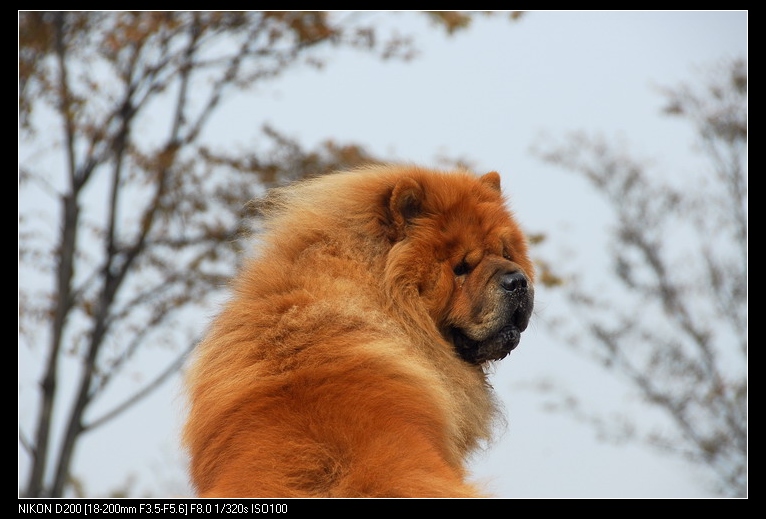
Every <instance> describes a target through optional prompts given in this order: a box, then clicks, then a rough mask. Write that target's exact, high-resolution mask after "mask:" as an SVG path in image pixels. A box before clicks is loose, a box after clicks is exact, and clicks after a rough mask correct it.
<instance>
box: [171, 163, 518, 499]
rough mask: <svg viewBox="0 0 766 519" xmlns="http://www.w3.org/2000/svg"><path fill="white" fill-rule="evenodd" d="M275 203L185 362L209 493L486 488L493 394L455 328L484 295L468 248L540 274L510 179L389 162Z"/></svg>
mask: <svg viewBox="0 0 766 519" xmlns="http://www.w3.org/2000/svg"><path fill="white" fill-rule="evenodd" d="M264 212H265V216H264V218H265V220H264V221H265V224H264V225H265V229H264V232H263V234H260V235H258V236H257V239H258V242H259V250H258V254H257V255H256V256H255V257H254V258H252V259H251V260H250V261H249V262H248V263H247V264H245V265H244V266H243V268H242V269H241V271H240V273H239V274H238V275H237V276H236V278H235V280H234V281H233V286H232V292H233V294H232V297H231V299H230V300H229V301H228V303H227V304H226V305H225V306H224V308H223V309H222V311H221V312H220V314H219V315H218V316H217V317H216V318H215V319H214V321H213V323H212V325H211V327H210V330H209V332H208V334H207V336H206V337H205V339H204V340H203V341H202V343H201V344H200V345H199V346H198V348H197V350H196V352H195V356H194V359H193V362H192V364H191V366H190V369H189V373H188V379H187V384H188V391H189V400H190V408H189V416H188V421H187V423H186V425H185V429H184V442H185V445H186V447H187V449H188V453H189V456H190V475H191V480H192V483H193V485H194V488H195V490H196V491H197V493H198V494H199V495H200V496H204V497H320V496H325V497H363V496H381V497H419V496H420V497H423V496H426V497H446V496H453V497H470V496H479V495H480V494H481V493H480V492H479V491H478V490H477V488H475V487H474V486H473V485H471V484H470V483H468V482H467V481H466V470H465V468H464V462H465V459H466V457H467V456H468V455H469V454H470V453H471V451H472V450H473V449H475V448H476V447H477V446H478V445H479V444H480V443H481V442H482V441H485V440H487V439H488V438H489V436H490V432H491V428H492V425H493V419H494V418H495V416H496V415H495V413H496V409H495V404H494V401H493V395H492V392H491V390H490V389H491V388H490V387H489V384H488V382H487V378H486V374H485V372H484V365H474V364H471V363H468V362H465V361H464V360H463V359H461V358H460V357H459V356H457V355H456V353H455V348H454V346H453V344H451V343H450V342H449V340H448V339H447V338H446V337H445V335H444V331H443V330H444V327H446V326H448V325H450V324H451V323H453V322H459V321H460V320H461V319H465V318H466V317H465V315H467V313H468V312H469V311H470V310H471V308H470V307H472V306H476V305H479V304H480V300H481V298H482V294H481V292H482V290H483V288H482V283H484V282H482V281H480V280H477V281H470V279H471V278H469V277H466V278H462V277H461V278H458V277H457V276H456V275H455V273H454V272H453V267H454V262H455V261H456V259H455V258H458V256H459V258H458V261H459V260H460V258H462V257H463V256H466V257H469V256H471V254H472V255H473V256H472V259H471V261H473V262H474V263H477V267H476V269H475V270H476V271H478V272H479V274H476V276H477V279H478V276H479V275H480V272H481V268H482V267H481V265H483V264H484V263H492V262H493V261H494V262H498V261H511V260H512V261H513V264H514V265H517V266H518V268H520V269H521V270H522V271H523V272H524V274H525V275H526V276H527V277H528V279H529V280H530V282H531V281H532V277H533V268H532V264H531V262H530V260H529V258H528V257H527V249H526V243H525V240H524V237H523V235H522V233H521V231H520V230H519V228H518V226H517V225H516V223H515V221H514V220H513V217H512V216H511V215H510V214H509V212H508V211H507V209H506V208H505V202H504V199H503V197H502V195H501V194H500V188H499V176H498V175H497V174H496V173H489V174H487V175H485V176H483V177H478V176H475V175H473V174H471V173H468V172H463V171H456V172H447V173H442V172H436V171H432V170H427V169H422V168H417V167H412V166H375V167H369V168H363V169H361V170H356V171H352V172H345V173H337V174H333V175H328V176H324V177H320V178H317V179H314V180H311V181H307V182H302V183H299V184H297V185H296V186H292V187H288V188H284V189H279V190H275V191H274V192H273V193H272V194H271V195H270V196H269V198H268V199H267V201H266V203H265V206H264ZM498 244H500V245H498ZM498 247H500V248H503V250H504V251H505V252H500V251H498V250H497V249H498ZM499 254H505V256H508V255H509V254H512V256H513V257H512V258H511V259H510V260H508V259H502V258H501V260H497V259H494V258H495V256H496V255H499ZM485 257H486V260H487V261H483V260H484V258H485ZM487 268H489V267H487ZM472 283H473V284H472Z"/></svg>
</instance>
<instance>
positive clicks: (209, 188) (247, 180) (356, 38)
mask: <svg viewBox="0 0 766 519" xmlns="http://www.w3.org/2000/svg"><path fill="white" fill-rule="evenodd" d="M369 16H370V15H369V14H364V13H346V14H341V13H338V14H333V13H328V12H321V11H289V12H281V11H247V12H177V11H173V12H151V11H150V12H147V11H143V12H61V11H59V12H43V11H35V12H32V11H30V12H24V11H22V12H20V13H19V122H20V168H19V345H20V348H22V347H25V348H28V349H30V350H35V351H37V352H42V353H40V355H41V356H42V357H43V358H44V359H45V360H44V363H43V364H44V365H42V366H40V367H39V377H40V383H39V405H38V406H37V407H36V409H35V413H36V414H35V416H36V418H34V421H33V424H32V425H31V426H29V425H27V426H26V427H25V425H24V424H22V423H20V426H19V442H20V450H23V451H24V452H26V453H27V454H28V457H29V460H30V463H29V470H28V474H27V477H26V483H24V485H23V489H22V490H21V491H20V492H21V494H23V495H24V496H26V497H40V496H43V497H44V496H48V497H59V496H62V495H64V492H65V489H66V486H67V485H68V484H69V482H70V478H71V471H72V467H71V465H72V456H73V453H74V452H75V447H76V446H77V445H78V443H79V442H80V440H81V439H82V435H83V434H84V433H86V432H88V431H90V430H93V429H94V428H96V427H98V426H99V425H101V424H103V423H105V422H106V421H108V420H109V419H111V418H113V417H114V416H117V415H118V414H120V413H122V412H123V411H125V409H127V408H128V407H130V406H132V405H134V404H136V403H137V402H139V401H140V400H141V399H142V398H143V397H144V396H146V395H147V394H149V393H150V392H152V391H153V390H154V389H155V388H156V387H158V385H160V384H161V383H162V382H163V381H164V380H165V379H166V378H167V377H168V376H170V375H171V374H173V373H174V372H176V371H177V370H178V368H179V366H180V364H181V362H182V360H183V358H184V354H185V353H186V349H181V351H178V350H177V349H175V350H173V351H176V353H175V355H174V357H173V360H172V361H171V362H169V363H168V364H167V365H166V366H162V367H160V368H159V369H158V370H157V373H155V374H153V375H152V376H153V378H152V379H150V380H148V381H147V382H146V383H145V384H144V385H143V386H142V387H138V388H136V391H135V393H134V394H133V395H128V396H126V397H125V398H124V400H123V402H122V403H120V404H118V405H116V406H115V407H114V408H113V409H110V410H108V411H106V412H103V413H102V414H101V415H100V416H93V413H92V411H91V410H92V409H93V404H94V403H95V402H96V401H97V400H98V399H99V397H101V396H102V395H103V394H104V392H105V391H106V389H107V388H108V387H110V386H113V384H114V382H115V380H118V379H120V378H121V377H124V376H125V374H126V370H127V366H129V365H130V362H131V360H134V359H135V357H136V355H137V354H138V353H139V352H140V351H141V350H142V349H145V348H147V347H149V346H150V345H151V346H153V347H156V346H162V345H163V344H165V345H173V344H178V343H180V342H181V341H183V343H184V344H188V345H189V347H191V346H192V345H193V344H194V341H193V340H191V339H189V338H179V336H178V334H177V332H178V325H179V323H182V322H183V320H182V319H180V316H181V315H183V313H184V312H185V311H187V310H188V309H190V308H194V307H197V306H200V305H203V304H205V302H209V301H210V300H211V297H212V295H214V294H215V293H216V292H217V291H219V290H220V288H221V287H222V286H223V285H224V280H225V279H226V278H228V277H229V275H230V274H231V273H232V271H233V268H234V267H235V265H236V263H237V261H238V254H239V245H238V243H239V242H238V238H240V237H241V235H242V234H243V233H244V232H245V231H246V230H247V229H245V226H244V223H243V222H244V221H245V220H244V219H243V217H244V216H245V215H246V214H247V213H248V209H247V208H248V205H247V203H246V202H247V201H248V200H250V199H253V198H257V197H258V196H259V195H260V194H261V193H262V191H263V189H264V188H266V187H269V186H271V185H273V184H276V183H280V182H285V181H288V180H292V179H296V178H301V177H306V176H312V175H318V174H322V173H324V172H326V171H328V170H332V169H338V168H343V167H348V166H352V165H354V164H357V163H359V162H368V161H372V160H373V158H372V157H370V156H369V154H367V153H366V152H365V151H364V150H363V149H362V148H360V147H359V146H355V145H338V144H335V143H333V142H332V141H328V142H327V143H326V144H325V145H323V146H322V147H321V149H319V150H316V151H313V152H308V151H304V150H303V149H301V147H300V146H299V145H298V144H297V143H296V142H294V141H291V140H290V139H289V138H287V137H285V136H283V135H281V134H280V133H279V132H278V131H277V130H275V129H273V128H265V129H264V131H263V139H262V140H261V141H260V142H263V141H264V140H265V141H266V145H265V146H264V145H263V144H260V145H258V144H257V143H256V144H255V145H253V147H252V151H251V152H249V153H247V154H242V153H239V154H237V153H233V152H227V151H226V150H218V149H216V150H215V151H213V150H212V149H210V148H209V147H208V146H206V145H205V138H204V132H205V130H206V128H207V127H208V126H209V122H210V120H211V118H212V117H213V115H214V114H215V113H216V110H217V109H218V108H219V107H220V105H221V102H222V100H223V99H225V98H226V97H227V96H228V95H230V94H231V93H232V92H235V91H237V90H242V89H246V88H252V87H253V85H255V84H259V83H261V82H263V81H266V80H269V79H273V78H276V77H279V76H280V75H282V74H284V73H286V72H288V71H289V70H291V69H293V68H295V67H297V66H300V65H313V66H321V65H322V63H323V61H324V60H325V59H327V58H328V53H329V52H330V51H331V50H332V49H338V48H342V47H346V48H356V49H359V50H360V51H365V52H370V53H372V54H374V55H377V56H379V57H381V58H383V59H409V58H410V57H412V56H413V52H414V47H413V44H412V41H411V40H410V39H409V38H407V37H402V36H397V35H395V34H393V35H390V34H389V35H385V36H384V37H382V38H381V34H380V31H378V30H376V29H375V28H374V26H373V25H372V24H369V23H367V24H365V23H363V22H364V20H366V19H367V17H369ZM428 16H429V17H430V18H431V19H432V20H433V21H434V22H435V23H436V24H437V26H440V27H443V28H445V29H446V31H447V32H449V33H452V32H454V31H456V30H459V29H461V28H463V27H466V26H467V25H468V24H469V22H470V20H471V18H472V16H473V14H471V13H459V12H430V13H428ZM513 16H517V15H513ZM373 20H374V16H373ZM147 128H151V131H150V132H147V131H146V130H147ZM22 148H23V150H24V155H25V159H23V160H22V159H21V150H22ZM264 148H265V149H264ZM42 197H47V198H46V199H47V200H48V202H42V203H36V201H38V200H40V199H41V198H42ZM51 202H54V203H53V204H51ZM55 202H58V205H56V204H55ZM40 280H51V281H52V282H51V283H50V284H47V283H43V282H40ZM170 347H172V346H170ZM65 357H71V358H75V359H77V362H78V367H79V374H78V377H77V382H76V388H75V390H74V392H73V394H72V395H71V399H70V397H69V395H66V394H64V393H62V391H61V387H60V376H61V370H62V362H63V359H64V358H65ZM54 409H58V413H60V414H57V416H58V419H57V420H56V421H55V423H54ZM57 428H58V429H63V433H62V439H61V440H60V442H59V444H58V450H57V451H56V452H54V443H53V441H52V434H53V431H54V430H56V429H57ZM20 485H21V482H20Z"/></svg>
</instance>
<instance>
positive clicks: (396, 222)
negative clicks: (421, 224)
mask: <svg viewBox="0 0 766 519" xmlns="http://www.w3.org/2000/svg"><path fill="white" fill-rule="evenodd" d="M424 196H425V194H424V192H423V187H422V186H421V185H420V184H419V183H418V182H417V181H416V180H414V179H412V178H402V179H399V180H398V181H397V182H396V185H395V186H394V188H393V189H392V190H391V196H390V197H389V199H388V215H389V224H390V228H389V237H390V238H391V239H392V240H393V241H399V240H401V239H402V238H404V236H405V235H406V230H407V226H408V225H409V224H410V223H411V222H412V220H413V219H414V218H415V217H417V216H418V215H419V214H420V212H421V210H422V206H423V197H424Z"/></svg>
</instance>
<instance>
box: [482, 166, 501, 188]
mask: <svg viewBox="0 0 766 519" xmlns="http://www.w3.org/2000/svg"><path fill="white" fill-rule="evenodd" d="M479 181H480V182H481V183H482V184H486V185H487V186H489V187H491V188H492V189H494V190H495V191H497V192H498V193H499V192H500V173H498V172H497V171H490V172H489V173H485V174H484V175H482V176H481V177H480V178H479Z"/></svg>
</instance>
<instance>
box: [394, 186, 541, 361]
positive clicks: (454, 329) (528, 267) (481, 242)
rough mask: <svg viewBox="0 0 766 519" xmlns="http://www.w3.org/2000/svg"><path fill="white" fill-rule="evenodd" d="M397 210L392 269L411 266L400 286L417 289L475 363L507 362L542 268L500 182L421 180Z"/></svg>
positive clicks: (400, 194)
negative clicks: (530, 252)
mask: <svg viewBox="0 0 766 519" xmlns="http://www.w3.org/2000/svg"><path fill="white" fill-rule="evenodd" d="M389 207H390V213H389V214H391V215H392V216H391V221H393V222H394V223H395V225H394V228H395V229H396V233H395V234H394V236H395V240H396V242H397V243H396V244H395V245H394V246H393V247H392V251H391V255H390V258H391V260H392V261H391V262H390V265H394V266H396V265H399V266H406V268H407V269H408V270H407V271H402V272H397V275H398V276H399V281H401V278H407V280H408V283H406V285H408V286H414V287H417V296H418V298H419V299H420V300H421V301H422V302H423V303H424V304H425V305H426V307H427V308H428V310H429V313H430V314H431V316H432V318H433V320H434V322H435V323H436V325H437V327H438V328H439V330H440V331H441V333H442V335H443V336H444V338H445V339H447V340H448V341H449V342H450V343H452V344H453V346H454V349H455V351H456V352H457V354H458V355H459V356H460V357H461V358H462V359H464V360H465V361H466V362H469V363H471V364H482V363H484V362H487V361H493V360H500V359H502V358H504V357H505V356H507V355H508V354H509V353H510V352H511V351H512V350H513V349H514V348H516V346H518V344H519V340H520V337H521V332H523V331H524V330H525V329H526V328H527V325H528V323H529V319H530V316H531V315H532V308H533V304H534V287H533V281H534V269H533V266H532V262H531V260H530V259H529V256H528V253H527V244H526V239H525V237H524V234H523V233H522V231H521V229H520V227H519V225H518V224H517V223H516V221H515V219H514V218H513V216H512V214H511V213H510V212H509V211H508V209H507V207H506V203H505V200H504V198H503V196H502V194H501V192H500V176H499V175H498V174H497V173H495V172H491V173H487V174H486V175H484V176H482V177H474V176H472V175H469V174H459V175H447V176H444V177H443V178H433V177H422V178H419V177H418V176H417V175H414V176H412V177H408V178H405V179H403V180H402V181H400V182H399V183H398V184H397V186H396V187H395V188H394V190H393V192H392V195H391V198H390V205H389Z"/></svg>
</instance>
